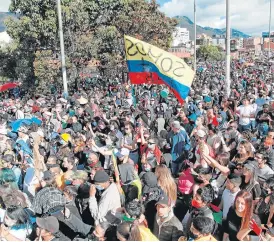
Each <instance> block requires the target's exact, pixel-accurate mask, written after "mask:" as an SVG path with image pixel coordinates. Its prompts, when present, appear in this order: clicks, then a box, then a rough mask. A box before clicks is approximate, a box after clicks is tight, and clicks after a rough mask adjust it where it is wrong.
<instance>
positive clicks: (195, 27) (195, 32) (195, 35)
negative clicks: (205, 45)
mask: <svg viewBox="0 0 274 242" xmlns="http://www.w3.org/2000/svg"><path fill="white" fill-rule="evenodd" d="M196 39H197V26H196V0H194V73H195V75H196V69H197V56H196Z"/></svg>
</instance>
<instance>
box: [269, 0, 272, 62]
mask: <svg viewBox="0 0 274 242" xmlns="http://www.w3.org/2000/svg"><path fill="white" fill-rule="evenodd" d="M271 1H272V0H269V5H270V6H269V33H268V34H269V36H268V41H269V42H268V60H270V37H271V33H270V31H271Z"/></svg>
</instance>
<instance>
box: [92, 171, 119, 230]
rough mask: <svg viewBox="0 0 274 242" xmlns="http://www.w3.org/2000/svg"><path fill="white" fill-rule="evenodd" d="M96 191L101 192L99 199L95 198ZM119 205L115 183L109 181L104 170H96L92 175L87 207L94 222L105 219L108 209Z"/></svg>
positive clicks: (114, 208)
mask: <svg viewBox="0 0 274 242" xmlns="http://www.w3.org/2000/svg"><path fill="white" fill-rule="evenodd" d="M96 191H99V192H101V196H100V199H99V201H98V202H97V200H96V197H95V195H96ZM120 207H121V201H120V193H119V190H118V187H117V185H116V184H115V183H110V181H109V176H108V174H107V173H106V172H105V171H100V170H99V171H97V172H96V174H95V176H94V185H91V187H90V198H89V209H90V213H91V216H92V217H93V218H94V220H95V224H96V225H97V224H99V223H101V222H104V221H105V216H106V214H107V213H108V211H111V210H114V211H115V210H116V209H117V208H120Z"/></svg>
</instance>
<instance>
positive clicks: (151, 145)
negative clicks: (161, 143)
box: [147, 144, 156, 150]
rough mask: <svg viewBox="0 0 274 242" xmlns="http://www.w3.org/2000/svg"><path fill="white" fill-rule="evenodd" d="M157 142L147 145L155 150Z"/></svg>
mask: <svg viewBox="0 0 274 242" xmlns="http://www.w3.org/2000/svg"><path fill="white" fill-rule="evenodd" d="M155 146H156V145H155V144H148V145H147V147H148V148H149V149H150V150H154V149H155Z"/></svg>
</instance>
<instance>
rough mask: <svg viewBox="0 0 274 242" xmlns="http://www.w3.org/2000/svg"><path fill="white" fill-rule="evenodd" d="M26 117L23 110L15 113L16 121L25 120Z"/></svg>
mask: <svg viewBox="0 0 274 242" xmlns="http://www.w3.org/2000/svg"><path fill="white" fill-rule="evenodd" d="M24 117H25V115H24V113H23V112H22V111H21V110H17V111H16V113H15V118H16V119H24Z"/></svg>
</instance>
